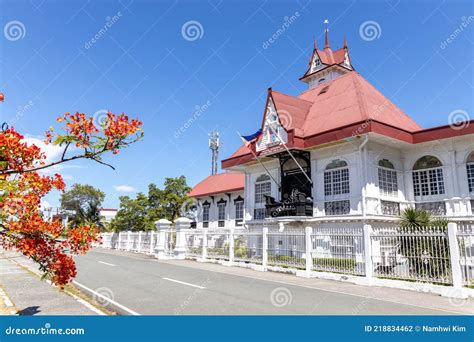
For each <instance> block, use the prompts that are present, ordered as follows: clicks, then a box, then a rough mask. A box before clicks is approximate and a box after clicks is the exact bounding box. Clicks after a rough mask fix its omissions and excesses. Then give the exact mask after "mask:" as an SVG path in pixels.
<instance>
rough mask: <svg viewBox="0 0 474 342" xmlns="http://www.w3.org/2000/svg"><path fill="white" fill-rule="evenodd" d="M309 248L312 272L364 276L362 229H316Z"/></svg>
mask: <svg viewBox="0 0 474 342" xmlns="http://www.w3.org/2000/svg"><path fill="white" fill-rule="evenodd" d="M311 246H312V252H311V257H312V259H313V260H312V265H313V266H312V269H313V270H314V271H329V272H335V273H344V274H354V275H365V253H364V231H363V228H362V227H317V228H315V229H313V233H312V234H311Z"/></svg>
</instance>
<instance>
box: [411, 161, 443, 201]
mask: <svg viewBox="0 0 474 342" xmlns="http://www.w3.org/2000/svg"><path fill="white" fill-rule="evenodd" d="M413 190H414V193H415V196H417V197H418V196H433V195H442V194H444V177H443V164H442V163H441V161H440V160H439V159H438V158H436V157H433V156H424V157H422V158H420V159H418V160H417V161H416V163H415V165H414V166H413Z"/></svg>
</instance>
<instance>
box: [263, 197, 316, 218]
mask: <svg viewBox="0 0 474 342" xmlns="http://www.w3.org/2000/svg"><path fill="white" fill-rule="evenodd" d="M301 195H302V196H301ZM283 216H313V200H312V199H311V198H309V197H308V198H305V197H304V194H300V196H297V197H296V198H290V199H289V200H286V201H283V202H277V201H276V200H275V199H274V198H273V197H271V196H265V217H283Z"/></svg>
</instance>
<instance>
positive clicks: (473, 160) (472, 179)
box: [466, 152, 474, 212]
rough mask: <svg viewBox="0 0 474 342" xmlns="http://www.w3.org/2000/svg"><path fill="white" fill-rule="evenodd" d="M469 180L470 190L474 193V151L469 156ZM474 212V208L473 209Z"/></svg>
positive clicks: (467, 166)
mask: <svg viewBox="0 0 474 342" xmlns="http://www.w3.org/2000/svg"><path fill="white" fill-rule="evenodd" d="M466 168H467V182H468V184H469V192H470V193H474V152H472V153H471V154H470V155H469V157H467V165H466ZM473 212H474V209H473Z"/></svg>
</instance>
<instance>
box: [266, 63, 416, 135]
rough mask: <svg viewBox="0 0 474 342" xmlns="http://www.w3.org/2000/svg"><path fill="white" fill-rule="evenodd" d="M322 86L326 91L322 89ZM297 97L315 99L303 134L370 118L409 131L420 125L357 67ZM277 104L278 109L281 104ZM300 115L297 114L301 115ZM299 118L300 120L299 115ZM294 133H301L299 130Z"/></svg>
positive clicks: (308, 113) (303, 126) (304, 124)
mask: <svg viewBox="0 0 474 342" xmlns="http://www.w3.org/2000/svg"><path fill="white" fill-rule="evenodd" d="M323 89H325V92H324V93H321V91H322V90H323ZM298 98H299V99H303V100H306V101H309V102H311V103H312V106H311V108H310V110H309V111H308V112H307V113H306V117H305V119H304V120H303V125H302V126H301V127H299V128H300V129H301V130H302V131H303V135H302V136H303V137H307V136H312V135H315V134H318V133H321V132H325V131H329V130H331V129H335V128H338V127H343V126H347V125H350V124H352V123H356V122H360V121H366V120H370V119H373V120H377V121H379V122H382V123H388V124H390V125H392V126H395V127H397V128H400V129H404V130H407V131H409V132H413V131H418V130H420V129H421V127H420V126H419V125H418V124H417V123H416V122H415V121H414V120H413V119H411V118H410V117H409V116H408V115H406V114H405V113H403V112H402V111H401V110H400V109H399V108H398V107H397V106H396V105H395V104H393V103H392V102H391V101H390V100H389V99H387V98H386V97H385V96H383V95H382V93H380V92H379V91H378V90H377V89H375V88H374V87H373V86H372V85H371V84H370V83H369V82H367V81H366V80H365V79H364V78H363V77H362V76H360V75H359V73H357V72H356V71H350V72H348V73H347V74H345V75H343V76H340V77H338V78H336V79H335V80H333V81H329V82H325V83H323V84H321V85H319V86H317V87H315V88H312V89H310V90H307V91H305V92H303V93H302V94H300V95H299V96H298ZM275 106H276V107H277V110H278V104H275ZM300 115H301V114H300V113H298V114H297V115H296V116H297V117H298V118H299V117H300ZM297 122H300V120H299V119H297ZM295 134H296V135H298V134H297V132H296V131H295Z"/></svg>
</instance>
